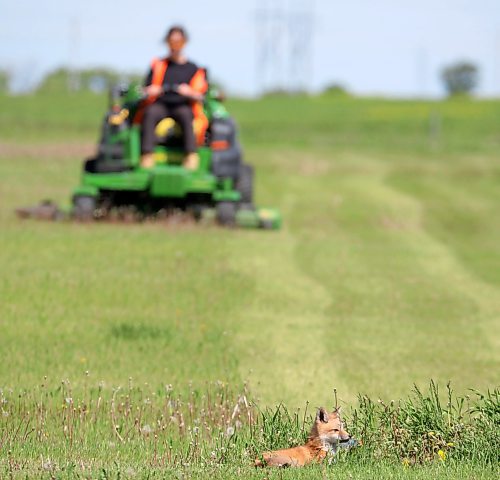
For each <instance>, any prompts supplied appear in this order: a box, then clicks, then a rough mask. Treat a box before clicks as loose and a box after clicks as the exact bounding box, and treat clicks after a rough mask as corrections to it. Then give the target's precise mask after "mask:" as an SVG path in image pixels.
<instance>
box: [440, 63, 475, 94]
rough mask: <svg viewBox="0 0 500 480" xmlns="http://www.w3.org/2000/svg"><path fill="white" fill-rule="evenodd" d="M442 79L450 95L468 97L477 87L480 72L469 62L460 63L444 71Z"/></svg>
mask: <svg viewBox="0 0 500 480" xmlns="http://www.w3.org/2000/svg"><path fill="white" fill-rule="evenodd" d="M442 79H443V82H444V85H445V87H446V90H447V91H448V94H449V95H468V94H470V93H472V91H473V90H474V89H475V88H476V87H477V84H478V82H479V70H478V68H477V66H476V65H474V64H472V63H469V62H459V63H456V64H454V65H450V66H449V67H446V68H445V69H444V70H443V73H442Z"/></svg>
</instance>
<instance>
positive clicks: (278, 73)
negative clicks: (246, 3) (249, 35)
mask: <svg viewBox="0 0 500 480" xmlns="http://www.w3.org/2000/svg"><path fill="white" fill-rule="evenodd" d="M313 2H314V0H312V1H311V0H310V1H304V0H258V7H257V15H256V24H257V30H256V35H257V39H256V40H257V41H256V45H257V82H258V84H259V86H260V89H261V90H262V91H269V90H289V91H299V90H305V89H307V87H308V84H309V83H310V79H311V72H312V54H313V47H312V45H313V33H314V25H313V24H314V13H313V12H314V3H313Z"/></svg>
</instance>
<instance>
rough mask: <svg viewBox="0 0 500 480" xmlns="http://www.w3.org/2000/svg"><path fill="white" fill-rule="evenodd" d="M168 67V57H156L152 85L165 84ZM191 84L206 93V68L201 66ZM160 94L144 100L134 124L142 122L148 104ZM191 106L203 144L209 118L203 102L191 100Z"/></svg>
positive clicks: (198, 138) (197, 137)
mask: <svg viewBox="0 0 500 480" xmlns="http://www.w3.org/2000/svg"><path fill="white" fill-rule="evenodd" d="M167 68H168V59H166V58H164V59H158V58H155V59H154V60H153V62H152V63H151V69H152V71H153V77H152V79H151V85H158V86H159V87H161V86H162V85H163V80H164V79H165V73H167ZM189 86H190V87H191V88H192V89H193V90H195V91H196V92H198V93H201V94H202V95H203V94H205V93H206V92H207V90H208V83H207V77H206V74H205V70H204V69H203V68H199V69H198V70H197V72H196V73H195V74H194V75H193V78H192V79H191V81H190V82H189ZM157 98H158V96H150V97H148V98H146V99H145V100H143V101H142V102H141V104H140V106H139V109H138V110H137V112H136V114H135V116H134V122H133V123H134V124H136V125H137V124H140V123H141V122H142V118H143V117H144V110H145V109H146V107H147V106H149V105H151V104H152V103H154V102H155V101H156V99H157ZM191 106H192V109H193V117H194V123H195V124H196V126H197V128H196V130H197V131H196V132H195V133H196V140H197V142H198V145H203V143H204V141H205V133H206V131H207V128H208V118H207V117H206V115H205V112H204V111H203V105H202V104H201V102H195V101H193V102H191Z"/></svg>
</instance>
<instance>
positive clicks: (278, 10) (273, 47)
mask: <svg viewBox="0 0 500 480" xmlns="http://www.w3.org/2000/svg"><path fill="white" fill-rule="evenodd" d="M256 21H257V32H256V34H257V39H256V40H257V42H256V43H257V82H258V84H259V86H260V89H261V90H263V91H269V90H276V89H280V88H283V70H284V68H283V66H284V65H283V64H284V61H285V58H284V56H283V53H284V45H285V40H286V38H285V36H286V28H285V27H286V23H285V10H284V1H283V0H260V2H259V5H258V8H257V16H256Z"/></svg>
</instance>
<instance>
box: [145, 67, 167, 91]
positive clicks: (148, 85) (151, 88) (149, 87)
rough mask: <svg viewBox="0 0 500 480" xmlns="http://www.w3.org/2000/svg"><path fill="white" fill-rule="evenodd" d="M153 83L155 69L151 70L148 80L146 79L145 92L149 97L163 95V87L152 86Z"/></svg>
mask: <svg viewBox="0 0 500 480" xmlns="http://www.w3.org/2000/svg"><path fill="white" fill-rule="evenodd" d="M152 81H153V69H152V68H151V69H150V70H149V73H148V74H147V76H146V78H145V79H144V84H143V85H144V91H145V92H146V94H147V95H148V96H149V97H156V96H158V95H160V94H161V92H162V87H160V86H158V85H151V82H152Z"/></svg>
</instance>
